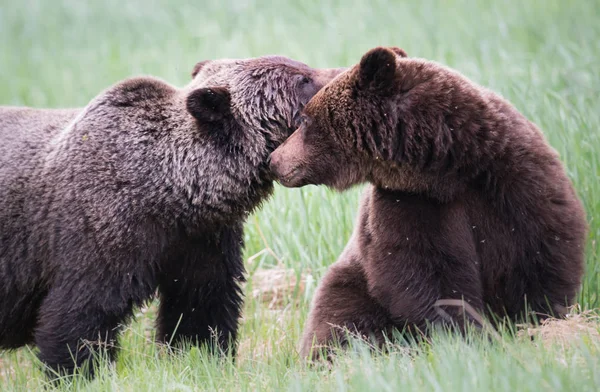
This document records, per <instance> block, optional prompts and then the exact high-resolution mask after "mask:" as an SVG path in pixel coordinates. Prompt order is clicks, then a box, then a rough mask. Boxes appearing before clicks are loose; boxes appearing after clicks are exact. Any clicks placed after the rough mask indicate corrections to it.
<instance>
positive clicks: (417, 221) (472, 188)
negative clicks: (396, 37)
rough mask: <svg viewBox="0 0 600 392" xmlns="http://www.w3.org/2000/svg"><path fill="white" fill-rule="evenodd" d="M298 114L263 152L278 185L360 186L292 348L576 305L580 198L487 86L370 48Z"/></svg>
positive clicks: (553, 158)
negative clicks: (341, 244)
mask: <svg viewBox="0 0 600 392" xmlns="http://www.w3.org/2000/svg"><path fill="white" fill-rule="evenodd" d="M301 122H302V125H301V126H300V127H299V129H298V130H296V131H295V132H294V133H293V134H292V136H290V138H289V139H287V141H286V142H285V143H283V144H282V145H281V146H280V147H279V148H277V149H276V150H275V151H274V152H273V153H272V154H271V157H270V167H271V169H272V170H273V172H274V173H275V174H276V176H277V177H278V179H279V181H280V182H281V183H282V184H283V185H285V186H287V187H300V186H303V185H307V184H316V185H318V184H323V185H326V186H329V187H332V188H335V189H337V190H344V189H347V188H349V187H351V186H353V185H356V184H360V183H363V182H368V183H369V184H370V185H369V186H368V187H367V189H366V190H365V192H364V196H363V199H362V203H361V208H360V212H359V214H358V218H357V223H356V228H355V231H354V233H353V235H352V238H351V239H350V241H349V243H348V245H347V247H346V248H345V250H344V252H343V254H342V255H341V257H340V258H339V260H338V261H337V262H336V263H334V264H333V265H332V266H331V268H330V270H329V271H328V273H327V274H326V276H325V277H324V279H323V281H322V283H321V285H320V287H319V288H318V290H317V293H316V295H315V299H314V302H313V304H312V308H311V312H310V315H309V320H308V322H307V326H306V330H305V332H304V336H303V340H302V344H301V347H302V348H301V352H302V355H304V356H308V355H309V354H310V353H311V348H312V344H313V343H316V344H317V345H319V346H323V347H325V348H327V347H331V346H332V342H333V341H338V343H341V344H342V345H343V344H345V343H346V342H347V338H348V336H347V335H348V333H350V334H353V335H357V336H368V337H370V338H375V339H376V341H377V342H379V343H381V342H383V340H384V335H386V334H389V333H390V331H392V330H394V329H402V328H406V329H405V331H409V332H410V331H414V330H419V331H421V332H424V331H430V329H429V328H430V327H432V326H436V325H438V326H439V325H445V326H447V327H451V328H453V329H458V330H459V331H464V327H466V326H467V325H474V326H476V327H477V326H478V325H479V324H478V323H477V320H478V319H479V316H478V315H479V314H482V315H487V316H489V317H488V318H490V319H495V320H496V321H498V322H501V321H503V320H506V321H510V320H518V319H521V318H522V317H529V316H528V315H530V314H531V312H533V313H534V314H537V315H539V316H540V317H546V316H548V315H555V316H560V315H563V314H564V313H565V309H566V306H568V305H570V304H572V303H573V300H574V299H575V297H576V295H577V292H578V289H579V286H580V282H581V278H582V274H583V270H584V258H583V257H584V242H585V238H586V231H587V224H586V220H585V214H584V211H583V208H582V204H581V202H580V201H579V199H578V197H577V196H576V194H575V191H574V188H573V186H572V184H571V182H570V180H569V178H568V177H567V175H566V173H565V170H564V168H563V166H562V164H561V162H560V160H559V157H558V155H557V153H556V152H555V151H554V150H553V149H552V148H551V147H550V146H549V145H548V143H547V142H546V140H545V138H544V136H543V134H542V133H541V132H540V130H539V129H538V128H537V127H536V126H535V125H534V124H533V123H531V122H530V121H528V120H527V119H526V118H525V117H524V116H523V115H521V114H520V113H519V112H518V111H517V110H516V109H515V108H514V107H513V106H512V105H511V104H510V103H509V102H507V101H506V100H504V99H503V98H501V97H500V96H498V95H497V94H495V93H493V92H491V91H489V90H487V89H485V88H482V87H480V86H478V85H476V84H475V83H473V82H471V81H469V80H468V79H467V78H465V77H464V76H462V75H460V74H459V73H457V72H455V71H453V70H450V69H448V68H446V67H444V66H442V65H439V64H437V63H434V62H430V61H425V60H422V59H411V58H405V57H403V56H398V55H397V54H395V53H393V52H392V51H390V50H388V49H385V48H376V49H373V50H371V51H369V52H368V53H366V54H365V55H364V56H363V57H362V59H361V61H360V63H359V64H358V65H356V66H354V67H353V68H351V69H350V70H348V71H346V72H344V73H343V74H341V75H339V76H338V77H337V78H335V79H334V80H333V81H332V82H330V83H329V84H328V85H327V86H326V87H325V88H324V89H323V90H321V91H320V92H319V93H317V95H315V97H313V99H312V100H311V101H310V102H309V103H308V104H307V105H306V107H305V110H304V113H303V118H302V120H301ZM446 300H450V301H446ZM438 301H440V302H438ZM444 302H445V305H444ZM457 302H458V304H463V306H458V307H456V306H447V305H456V303H457ZM442 305H444V306H442ZM468 309H473V310H475V312H470V313H469V312H468ZM342 331H344V332H342ZM325 351H327V349H325ZM313 355H315V353H313Z"/></svg>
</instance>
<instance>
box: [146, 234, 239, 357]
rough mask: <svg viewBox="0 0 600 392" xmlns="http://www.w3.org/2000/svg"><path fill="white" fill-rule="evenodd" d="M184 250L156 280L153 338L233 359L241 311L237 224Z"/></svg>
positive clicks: (187, 246) (194, 242)
mask: <svg viewBox="0 0 600 392" xmlns="http://www.w3.org/2000/svg"><path fill="white" fill-rule="evenodd" d="M184 249H185V253H184V254H183V255H182V256H181V258H179V259H177V260H171V261H170V263H169V264H170V266H171V267H170V268H169V269H165V271H168V272H165V273H163V276H161V279H160V283H159V292H160V309H159V315H158V320H157V327H158V334H157V338H158V340H160V341H162V342H164V343H167V344H171V345H174V346H181V345H182V344H186V343H187V344H193V345H201V344H207V345H208V346H209V348H210V349H211V350H212V351H213V352H215V353H216V354H225V355H227V354H231V355H232V356H235V347H236V339H237V330H238V323H239V318H240V316H241V311H242V306H243V296H242V289H241V286H240V285H241V283H242V282H243V281H244V276H243V273H244V264H243V260H242V255H241V250H242V228H241V225H240V227H239V228H235V229H225V230H222V231H221V232H220V233H218V235H217V234H215V236H210V237H207V238H198V239H195V240H193V241H192V240H190V242H189V243H188V244H187V245H186V246H185V247H184ZM214 343H216V345H215V344H214Z"/></svg>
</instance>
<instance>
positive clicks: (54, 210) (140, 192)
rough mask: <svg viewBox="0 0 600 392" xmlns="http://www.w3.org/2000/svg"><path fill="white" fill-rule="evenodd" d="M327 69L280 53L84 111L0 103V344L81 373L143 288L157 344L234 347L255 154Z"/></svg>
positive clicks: (105, 97) (134, 91) (103, 100)
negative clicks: (29, 348) (28, 347)
mask: <svg viewBox="0 0 600 392" xmlns="http://www.w3.org/2000/svg"><path fill="white" fill-rule="evenodd" d="M339 72H340V70H339V69H321V70H319V69H313V68H310V67H308V66H307V65H305V64H303V63H300V62H297V61H294V60H291V59H288V58H285V57H280V56H265V57H260V58H253V59H243V60H242V59H240V60H218V61H205V62H201V63H199V64H198V65H197V66H196V67H195V68H194V72H193V76H194V78H193V80H192V82H191V83H190V84H189V85H187V86H186V87H184V88H182V89H177V88H175V87H173V86H171V85H169V84H167V83H165V82H163V81H161V80H158V79H154V78H151V77H140V78H132V79H128V80H125V81H122V82H120V83H117V84H116V85H114V86H112V87H110V88H108V89H107V90H106V91H104V92H102V93H101V94H100V95H98V96H97V97H96V98H94V99H93V100H92V101H91V102H90V103H89V104H88V105H87V106H86V107H85V108H84V109H72V110H42V109H31V108H14V107H3V108H0V140H1V141H2V142H1V143H0V347H1V348H8V349H11V348H17V347H21V346H23V345H25V344H32V343H33V344H35V345H36V346H37V347H38V348H39V356H40V358H41V360H42V361H43V362H44V363H45V364H47V365H48V367H49V369H51V370H52V371H58V372H60V373H65V374H68V373H72V372H73V370H74V369H75V368H76V367H82V368H83V369H84V370H85V369H86V368H87V371H86V372H90V373H88V374H89V375H90V376H91V375H93V374H92V368H91V367H90V366H89V365H90V361H88V359H89V358H91V356H92V354H93V353H94V352H95V350H96V349H98V348H103V349H106V350H107V354H108V356H109V358H111V359H112V358H113V357H114V354H115V342H116V339H117V334H118V331H119V327H120V326H121V325H122V324H124V323H126V322H127V320H128V319H129V318H130V316H131V315H132V310H133V308H134V307H136V306H140V305H142V304H143V303H144V302H145V301H147V300H148V299H150V298H151V297H152V296H153V294H154V293H155V291H156V290H157V289H158V292H159V294H160V309H159V314H158V321H157V326H158V334H157V335H158V336H157V337H158V339H159V340H160V341H163V342H168V343H173V344H180V343H183V342H189V343H192V344H200V343H209V345H210V343H211V342H212V341H213V338H214V340H215V341H216V342H217V343H218V344H217V345H215V346H212V345H211V347H212V348H213V349H216V350H218V351H219V352H222V351H224V352H229V350H231V351H233V350H234V348H235V340H236V333H237V329H238V320H239V317H240V311H241V306H242V292H241V289H240V284H241V283H242V282H243V280H244V264H243V260H242V247H243V233H242V226H243V223H244V221H245V219H246V217H247V216H248V215H249V214H250V213H251V212H252V211H253V210H254V209H255V208H256V207H257V206H258V205H259V204H260V203H261V202H262V201H264V200H265V199H266V198H267V197H268V196H269V195H270V194H271V192H272V189H273V178H272V175H271V174H270V172H269V170H268V164H267V158H268V156H269V154H270V152H272V151H273V149H274V148H275V147H276V146H277V145H278V144H280V143H281V142H282V141H283V140H284V139H285V138H286V137H287V136H288V135H289V134H291V132H292V130H293V129H295V128H296V127H297V125H298V124H297V121H298V118H299V116H298V115H299V113H300V110H301V109H302V107H303V106H304V105H305V104H306V103H307V102H308V100H309V99H310V98H311V97H312V96H313V95H314V94H315V93H316V92H317V91H318V90H319V89H320V88H321V87H323V86H324V85H325V84H326V83H327V82H328V81H329V80H331V79H332V78H333V77H334V76H335V75H337V74H338V73H339Z"/></svg>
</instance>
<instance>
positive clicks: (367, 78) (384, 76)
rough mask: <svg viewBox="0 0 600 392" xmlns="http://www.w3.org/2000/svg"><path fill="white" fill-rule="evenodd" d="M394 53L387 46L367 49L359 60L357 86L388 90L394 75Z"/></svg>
mask: <svg viewBox="0 0 600 392" xmlns="http://www.w3.org/2000/svg"><path fill="white" fill-rule="evenodd" d="M396 56H397V55H396V53H395V52H393V51H392V50H390V49H388V48H382V47H379V48H375V49H371V50H369V51H368V52H367V53H366V54H365V55H364V56H363V57H362V59H361V60H360V64H359V66H358V67H359V68H358V78H359V86H360V87H361V88H369V89H375V90H379V91H381V90H388V89H390V88H391V87H392V86H393V82H394V78H395V77H396Z"/></svg>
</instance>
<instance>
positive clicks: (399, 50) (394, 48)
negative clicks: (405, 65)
mask: <svg viewBox="0 0 600 392" xmlns="http://www.w3.org/2000/svg"><path fill="white" fill-rule="evenodd" d="M388 49H389V50H391V51H392V52H394V53H396V54H397V55H398V56H400V57H408V55H407V54H406V52H405V51H404V49H402V48H399V47H397V46H388Z"/></svg>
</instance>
